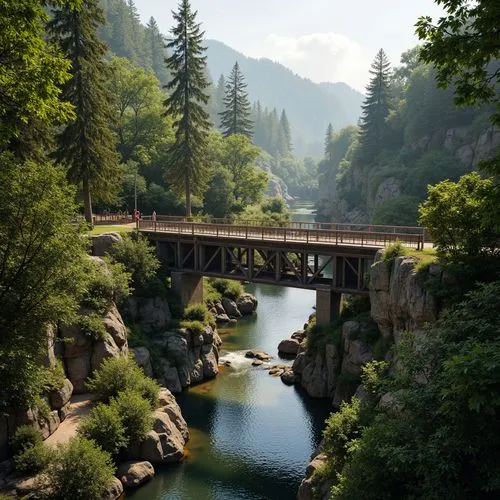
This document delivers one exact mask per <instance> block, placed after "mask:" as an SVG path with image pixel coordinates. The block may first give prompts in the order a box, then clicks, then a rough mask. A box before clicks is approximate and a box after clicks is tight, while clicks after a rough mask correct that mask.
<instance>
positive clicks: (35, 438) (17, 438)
mask: <svg viewBox="0 0 500 500" xmlns="http://www.w3.org/2000/svg"><path fill="white" fill-rule="evenodd" d="M41 442H42V435H41V434H40V431H39V430H38V429H36V428H35V427H33V426H31V425H20V426H19V427H18V428H17V429H16V432H15V433H14V435H13V436H12V438H11V439H10V441H9V444H10V446H11V448H12V451H13V453H14V455H17V454H18V453H21V452H22V451H25V450H27V449H28V448H32V447H33V446H35V445H37V444H39V443H41Z"/></svg>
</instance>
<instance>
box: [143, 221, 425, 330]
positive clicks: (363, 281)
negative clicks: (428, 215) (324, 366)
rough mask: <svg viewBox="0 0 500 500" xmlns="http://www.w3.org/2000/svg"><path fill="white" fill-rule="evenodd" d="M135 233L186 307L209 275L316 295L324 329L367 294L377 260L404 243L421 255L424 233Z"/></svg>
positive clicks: (280, 228) (178, 228)
mask: <svg viewBox="0 0 500 500" xmlns="http://www.w3.org/2000/svg"><path fill="white" fill-rule="evenodd" d="M137 228H138V230H139V231H140V232H142V233H144V234H145V235H146V236H147V237H148V238H149V240H150V241H151V242H153V243H154V244H155V245H156V248H157V255H158V257H159V259H160V260H161V261H162V263H163V264H165V265H166V266H168V267H169V268H170V269H172V270H173V273H172V277H173V281H174V286H175V287H176V288H177V289H178V290H179V292H180V295H181V300H182V302H183V304H185V305H186V304H189V303H193V302H200V301H201V300H202V298H203V280H202V277H203V276H213V277H221V278H229V279H235V280H241V281H249V282H252V283H268V284H275V285H281V286H292V287H298V288H307V289H311V290H316V315H317V321H318V323H328V322H329V321H331V320H332V319H333V318H334V317H335V316H336V315H337V314H338V311H339V310H340V302H341V294H342V293H349V294H353V293H355V294H367V293H368V286H367V278H368V271H369V269H370V266H371V264H372V263H373V260H374V257H375V254H376V253H377V251H378V250H379V249H381V248H384V247H385V246H387V245H388V244H390V243H394V242H396V241H400V242H401V243H402V244H404V245H405V246H408V247H413V248H415V249H418V250H420V249H422V248H423V247H424V243H425V236H426V235H425V230H424V228H421V227H410V226H377V225H361V224H331V223H328V224H327V223H312V222H289V223H283V224H281V223H268V222H261V221H244V222H237V223H232V222H231V221H229V220H226V219H213V218H210V219H208V218H207V219H204V220H195V219H192V218H189V219H188V218H184V217H166V216H158V217H157V218H156V220H152V218H151V217H143V218H142V219H141V220H140V221H138V222H137Z"/></svg>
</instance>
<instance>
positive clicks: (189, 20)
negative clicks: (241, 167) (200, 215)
mask: <svg viewBox="0 0 500 500" xmlns="http://www.w3.org/2000/svg"><path fill="white" fill-rule="evenodd" d="M196 14H197V12H196V11H194V12H193V11H192V10H191V5H190V3H189V0H181V2H180V3H179V10H178V11H177V12H173V16H174V20H175V21H176V23H177V24H176V26H175V27H174V28H172V30H171V34H172V40H171V41H169V43H168V44H167V48H168V49H170V50H171V51H172V55H171V56H169V57H168V58H167V59H166V64H167V67H168V69H169V70H170V71H171V74H172V80H171V81H170V82H169V83H168V84H167V85H166V87H167V89H169V90H171V91H172V93H171V95H170V96H169V97H168V98H167V99H166V100H165V102H164V105H165V107H166V113H167V114H168V115H170V116H171V117H172V118H173V120H174V127H175V128H176V131H175V142H174V144H173V145H172V146H171V147H170V149H169V165H168V174H169V180H170V181H171V182H172V183H173V185H174V187H176V188H177V189H180V188H181V187H183V188H184V191H185V194H186V215H187V216H188V217H190V216H191V192H194V193H197V192H200V191H201V190H202V189H203V187H204V186H206V182H207V178H208V175H209V171H208V170H209V169H208V166H207V164H206V159H205V157H206V148H207V140H208V130H209V129H210V122H209V120H208V113H207V112H206V111H205V109H204V105H206V104H207V103H208V99H209V97H208V95H207V94H206V93H205V91H206V89H207V87H208V86H209V83H208V81H207V78H206V73H205V69H206V64H207V58H206V56H204V55H203V53H204V52H205V50H206V47H203V45H202V40H203V35H204V32H203V31H201V30H200V26H201V25H200V24H199V23H196Z"/></svg>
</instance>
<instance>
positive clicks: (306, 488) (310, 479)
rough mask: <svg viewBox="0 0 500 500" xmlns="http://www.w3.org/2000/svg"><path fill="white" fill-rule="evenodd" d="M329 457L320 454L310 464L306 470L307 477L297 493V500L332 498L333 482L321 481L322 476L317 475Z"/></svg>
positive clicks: (325, 499) (324, 499)
mask: <svg viewBox="0 0 500 500" xmlns="http://www.w3.org/2000/svg"><path fill="white" fill-rule="evenodd" d="M326 461H327V457H326V455H325V454H324V453H319V454H318V455H316V456H315V457H313V459H312V460H311V462H310V463H309V465H308V466H307V469H306V477H305V478H304V479H303V480H302V482H301V483H300V486H299V490H298V492H297V500H313V499H320V500H327V499H328V498H329V497H330V488H331V486H332V483H331V482H327V481H324V482H323V481H321V479H320V476H319V475H318V474H315V473H316V472H317V471H319V470H321V469H323V468H324V467H325V465H326Z"/></svg>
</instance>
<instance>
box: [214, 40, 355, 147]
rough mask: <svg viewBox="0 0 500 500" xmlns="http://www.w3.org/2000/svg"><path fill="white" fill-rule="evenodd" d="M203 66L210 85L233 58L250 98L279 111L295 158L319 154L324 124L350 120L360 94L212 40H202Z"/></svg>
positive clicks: (227, 69) (352, 121)
mask: <svg viewBox="0 0 500 500" xmlns="http://www.w3.org/2000/svg"><path fill="white" fill-rule="evenodd" d="M206 46H207V48H208V50H207V56H208V69H209V71H210V75H211V77H212V80H213V81H214V82H215V83H216V82H217V80H218V79H219V76H220V75H221V74H223V75H224V76H227V75H228V74H229V72H230V71H231V68H232V67H233V65H234V63H235V62H236V61H238V64H239V65H240V69H241V71H242V72H243V74H244V75H245V79H246V82H247V84H248V89H247V90H248V94H249V98H250V101H252V102H254V101H257V100H259V101H260V103H261V104H262V106H263V107H266V106H267V107H268V108H270V109H272V108H277V109H278V111H279V110H281V109H283V108H284V109H285V110H286V113H287V115H288V119H289V120H290V125H291V128H292V136H293V143H294V150H295V153H296V154H297V155H298V156H306V155H313V156H319V155H321V154H322V153H323V140H324V135H325V132H326V128H327V126H328V124H329V123H331V124H332V125H333V128H334V129H336V130H339V129H340V128H342V127H345V126H346V125H351V124H355V123H356V122H357V120H358V118H359V116H360V111H361V110H360V106H361V102H362V100H363V95H362V94H361V93H360V92H358V91H356V90H354V89H352V88H351V87H349V86H348V85H346V84H345V83H321V84H317V83H314V82H312V81H311V80H309V79H307V78H302V77H301V76H299V75H297V74H295V73H293V72H292V71H291V70H289V69H288V68H286V67H285V66H283V65H282V64H279V63H277V62H273V61H271V60H269V59H254V58H251V57H246V56H245V55H243V54H241V53H240V52H237V51H236V50H234V49H232V48H231V47H228V46H227V45H225V44H223V43H221V42H218V41H216V40H207V41H206Z"/></svg>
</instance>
